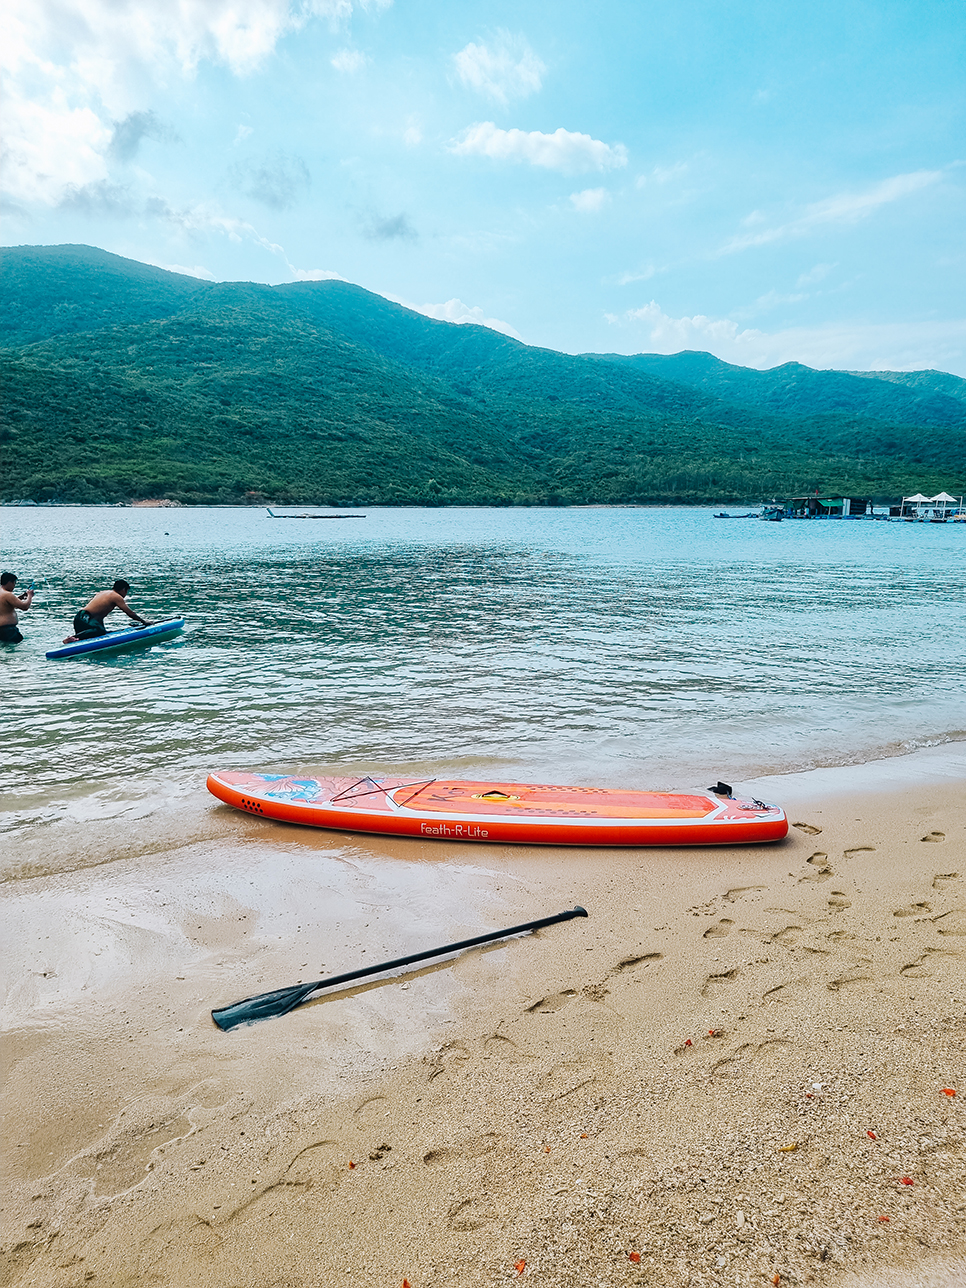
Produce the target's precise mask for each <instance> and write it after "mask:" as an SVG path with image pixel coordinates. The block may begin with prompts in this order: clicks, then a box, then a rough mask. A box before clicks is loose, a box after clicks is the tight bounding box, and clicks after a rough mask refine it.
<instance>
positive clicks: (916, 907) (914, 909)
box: [892, 903, 932, 917]
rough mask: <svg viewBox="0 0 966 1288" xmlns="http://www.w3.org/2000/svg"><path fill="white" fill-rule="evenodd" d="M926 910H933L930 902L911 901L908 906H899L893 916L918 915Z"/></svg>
mask: <svg viewBox="0 0 966 1288" xmlns="http://www.w3.org/2000/svg"><path fill="white" fill-rule="evenodd" d="M924 912H932V906H931V905H930V904H928V903H911V904H910V905H909V907H908V908H897V909H896V911H895V912H894V913H893V914H892V915H893V917H918V916H921V915H922V913H924Z"/></svg>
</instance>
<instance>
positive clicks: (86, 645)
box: [47, 617, 185, 660]
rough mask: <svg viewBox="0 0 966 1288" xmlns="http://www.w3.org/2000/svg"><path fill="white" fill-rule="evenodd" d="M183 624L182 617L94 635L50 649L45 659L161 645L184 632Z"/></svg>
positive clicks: (83, 655) (84, 655)
mask: <svg viewBox="0 0 966 1288" xmlns="http://www.w3.org/2000/svg"><path fill="white" fill-rule="evenodd" d="M184 622H185V619H184V618H183V617H173V618H172V619H171V620H170V621H167V622H156V623H155V624H154V625H153V626H139V627H138V628H137V630H130V631H108V632H107V633H106V634H105V635H95V636H94V638H93V639H90V640H76V641H75V642H74V643H73V644H64V645H63V646H62V647H61V648H54V649H51V650H50V652H49V653H48V654H47V657H48V659H49V660H53V659H55V658H62V657H87V656H89V655H90V654H91V653H117V652H120V650H121V649H128V648H142V647H146V646H148V645H151V644H163V643H164V641H165V640H171V639H174V637H175V636H176V635H179V634H180V633H181V632H182V631H183V630H184Z"/></svg>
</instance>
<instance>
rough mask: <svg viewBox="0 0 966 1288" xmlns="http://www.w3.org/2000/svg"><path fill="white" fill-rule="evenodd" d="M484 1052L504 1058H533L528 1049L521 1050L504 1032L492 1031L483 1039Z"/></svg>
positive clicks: (487, 1054) (486, 1054)
mask: <svg viewBox="0 0 966 1288" xmlns="http://www.w3.org/2000/svg"><path fill="white" fill-rule="evenodd" d="M483 1054H484V1055H485V1056H499V1057H500V1059H502V1060H532V1059H533V1056H531V1055H528V1054H527V1052H526V1051H521V1050H520V1048H519V1047H518V1046H517V1044H516V1043H515V1042H514V1041H513V1040H512V1039H511V1038H507V1037H504V1036H503V1034H502V1033H491V1034H489V1036H488V1037H485V1038H484V1039H483Z"/></svg>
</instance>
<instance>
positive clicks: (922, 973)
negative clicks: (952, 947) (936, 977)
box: [899, 948, 958, 979]
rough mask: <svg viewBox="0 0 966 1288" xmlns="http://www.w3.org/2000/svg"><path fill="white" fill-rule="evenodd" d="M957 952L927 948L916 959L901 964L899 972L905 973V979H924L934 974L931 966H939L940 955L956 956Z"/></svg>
mask: <svg viewBox="0 0 966 1288" xmlns="http://www.w3.org/2000/svg"><path fill="white" fill-rule="evenodd" d="M956 956H958V954H957V953H948V952H944V951H943V949H941V948H927V949H926V951H925V952H924V953H923V955H922V956H921V957H920V958H919V960H918V961H914V962H910V963H909V965H908V966H903V967H902V968H901V969H900V971H899V974H900V975H905V976H906V978H907V979H925V978H927V977H928V976H930V975H932V974H934V971H933V970H932V969H931V967H934V966H941V965H942V962H941V961H937V960H936V959H937V958H941V957H956Z"/></svg>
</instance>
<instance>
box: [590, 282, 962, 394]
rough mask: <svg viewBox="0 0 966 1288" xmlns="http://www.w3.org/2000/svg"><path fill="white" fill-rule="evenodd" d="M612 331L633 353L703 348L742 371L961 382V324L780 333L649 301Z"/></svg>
mask: <svg viewBox="0 0 966 1288" xmlns="http://www.w3.org/2000/svg"><path fill="white" fill-rule="evenodd" d="M605 316H606V318H607V321H608V322H610V323H612V324H613V325H616V326H630V327H633V328H634V329H635V330H637V331H638V332H639V333H640V332H643V336H644V339H643V341H638V340H635V341H633V342H632V343H633V346H634V347H633V349H632V351H633V352H640V351H641V347H640V346H641V343H643V344H644V345H645V346H646V349H647V352H652V353H678V352H680V350H682V349H705V350H708V351H709V352H711V353H713V354H715V355H716V356H717V357H719V358H722V359H723V360H724V361H726V362H734V363H737V364H739V365H740V366H745V367H758V368H766V367H775V366H779V365H780V364H781V363H784V362H802V363H805V365H806V366H809V367H816V368H819V369H821V368H830V367H831V368H835V369H837V370H840V371H841V370H847V371H919V370H924V369H934V370H938V371H951V372H955V373H956V374H958V375H962V376H966V319H953V320H951V321H946V322H933V321H925V322H885V323H863V322H855V323H851V322H841V323H828V324H826V325H824V326H817V327H788V328H786V329H785V330H782V331H773V332H767V331H760V330H757V329H754V328H742V327H740V326H739V325H738V323H736V322H734V321H733V320H732V319H730V318H713V317H707V316H705V315H704V314H695V315H694V316H693V317H679V318H675V317H669V316H668V315H667V314H666V313H664V311H663V310H662V309H661V307H660V305H659V304H657V303H656V302H655V301H654V300H652V301H651V302H650V304H647V305H645V306H644V308H641V309H630V310H628V311H627V312H626V313H623V314H621V315H619V316H617V315H614V314H607V315H605Z"/></svg>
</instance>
